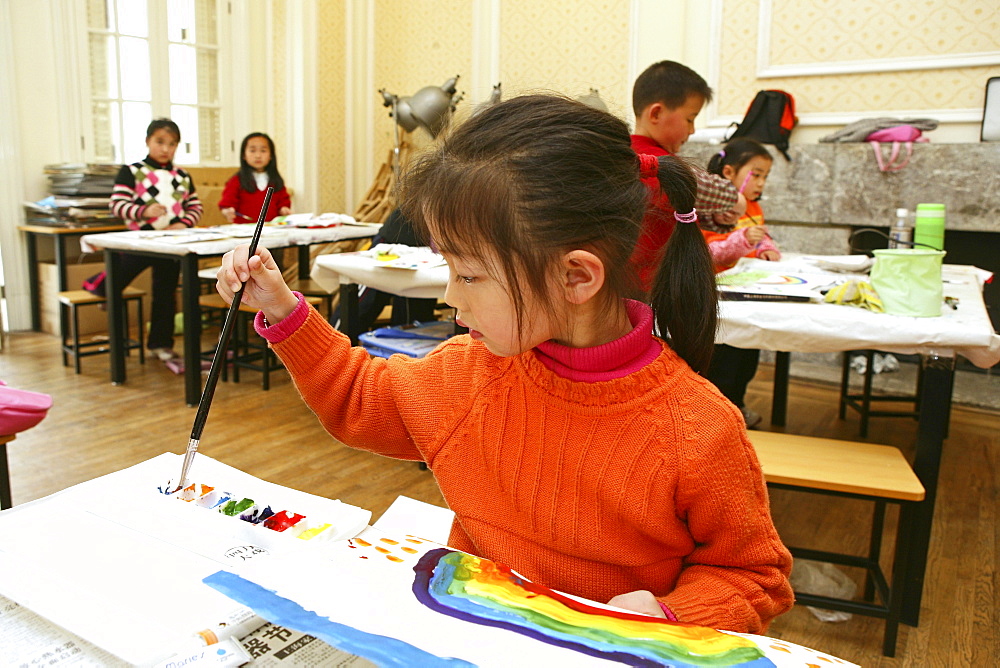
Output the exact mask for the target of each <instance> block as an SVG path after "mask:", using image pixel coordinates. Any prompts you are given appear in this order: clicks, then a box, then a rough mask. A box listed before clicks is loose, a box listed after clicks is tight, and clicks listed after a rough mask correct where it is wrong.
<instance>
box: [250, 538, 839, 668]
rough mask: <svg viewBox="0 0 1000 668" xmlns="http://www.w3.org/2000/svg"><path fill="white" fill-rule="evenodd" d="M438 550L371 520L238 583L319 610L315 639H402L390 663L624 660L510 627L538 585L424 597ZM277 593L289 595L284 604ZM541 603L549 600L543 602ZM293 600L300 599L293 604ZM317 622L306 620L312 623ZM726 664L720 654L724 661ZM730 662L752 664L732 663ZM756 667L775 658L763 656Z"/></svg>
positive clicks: (544, 628)
mask: <svg viewBox="0 0 1000 668" xmlns="http://www.w3.org/2000/svg"><path fill="white" fill-rule="evenodd" d="M439 547H440V546H439V545H437V544H434V543H431V542H427V541H425V540H422V539H418V538H416V537H414V536H412V535H411V534H409V533H408V532H399V533H395V532H385V531H380V530H379V529H377V528H375V527H371V528H369V529H367V530H366V531H365V532H364V533H362V534H361V535H360V536H359V537H358V538H357V539H354V540H352V541H349V542H339V543H336V544H335V545H334V546H333V549H331V550H330V551H329V552H327V553H324V554H312V553H304V552H299V553H294V554H289V555H285V556H282V557H277V558H276V559H275V560H274V561H273V562H271V563H270V564H269V563H267V562H260V563H259V564H249V565H248V566H247V568H246V569H244V570H243V571H242V572H241V573H240V577H241V578H243V580H245V581H249V582H252V583H255V584H257V585H259V586H260V587H263V588H264V590H267V593H265V592H263V591H261V590H259V589H258V590H256V592H255V591H254V590H253V589H252V588H250V587H245V586H242V584H237V585H236V586H235V587H234V588H235V589H236V590H238V591H239V592H240V593H241V594H242V595H243V596H247V597H249V598H251V599H255V600H251V601H248V602H247V603H248V605H249V606H250V607H251V608H255V606H257V605H259V606H260V607H261V608H266V609H268V610H269V612H264V611H258V614H260V615H261V616H263V617H265V618H267V617H268V614H277V615H281V614H282V609H283V610H284V612H285V613H287V611H288V610H289V609H291V608H294V607H298V608H301V609H304V611H308V612H314V613H315V614H316V615H319V617H318V618H313V621H312V622H311V623H312V624H314V626H315V628H303V629H299V630H304V631H307V632H309V633H310V634H311V635H314V636H316V637H323V636H324V635H330V636H334V640H336V639H337V637H339V638H340V640H341V641H342V644H350V646H351V647H352V651H356V652H357V653H358V654H359V655H361V656H366V657H368V658H370V659H372V660H375V658H376V657H378V656H379V650H380V649H381V648H384V647H385V646H386V639H387V638H391V639H394V640H396V641H399V643H402V644H398V645H395V646H393V647H392V648H391V652H392V656H393V658H394V659H396V660H397V661H398V663H396V664H391V665H434V666H439V665H441V666H444V665H451V664H452V663H453V662H454V661H463V662H468V663H459V664H458V665H465V666H468V665H470V664H471V665H474V666H479V667H481V668H488V667H490V666H503V667H506V666H512V665H517V666H521V667H523V668H528V667H532V666H621V665H622V662H623V661H624V660H625V659H623V658H621V657H619V658H618V660H610V659H609V656H608V654H604V656H597V655H592V654H589V653H585V652H583V651H579V650H578V649H576V647H579V645H574V644H573V643H572V642H564V641H566V640H568V638H567V637H566V636H562V635H560V634H561V633H562V631H563V630H567V631H568V634H569V636H572V634H573V631H572V630H570V629H571V628H572V621H570V622H569V623H568V624H567V625H565V626H558V625H556V626H549V625H545V624H539V625H534V626H532V624H528V626H529V627H531V628H530V629H529V630H528V631H527V632H525V633H517V632H513V631H511V630H510V629H509V628H502V626H503V622H505V621H509V620H510V619H513V618H515V617H516V615H514V614H510V613H511V612H512V611H513V610H514V609H526V610H533V609H534V610H535V611H536V612H537V613H538V614H539V616H542V617H544V616H545V615H546V614H547V612H546V611H547V610H549V609H551V608H549V607H547V605H546V604H545V603H544V601H545V599H546V598H547V597H546V596H545V595H543V594H540V593H539V592H537V591H535V590H531V592H532V593H531V594H529V595H527V596H525V597H518V596H517V595H514V596H513V597H511V596H510V595H509V593H507V592H510V591H512V590H513V589H516V588H510V589H507V590H505V591H504V592H501V591H500V590H493V593H492V594H489V595H487V598H488V599H489V601H490V604H489V605H488V606H484V608H489V610H491V612H487V613H485V614H482V616H478V615H477V614H476V613H475V612H473V608H470V607H467V606H465V605H460V606H459V607H461V608H462V610H463V612H465V613H470V614H445V613H443V612H442V611H440V610H437V609H433V607H432V606H429V605H428V604H427V603H426V602H425V601H426V597H424V596H422V592H426V591H430V587H429V586H428V582H426V581H425V580H423V579H422V578H419V577H417V576H415V571H419V572H426V568H427V563H428V562H425V561H423V558H424V557H425V556H430V557H432V558H436V555H435V554H430V555H428V552H429V551H431V550H435V549H437V548H439ZM277 564H281V567H277V568H276V567H274V566H275V565H277ZM469 570H470V571H474V572H477V573H481V574H483V577H482V578H481V577H477V576H469V577H468V578H467V579H468V580H480V579H485V580H490V579H494V578H492V577H491V576H490V575H488V573H490V572H492V571H491V569H489V568H483V569H481V570H479V569H477V568H476V567H475V566H470V567H469ZM456 579H461V576H456ZM230 584H232V583H231V582H230ZM446 590H447V591H451V587H450V586H449V585H447V584H446V583H438V584H436V585H435V586H434V591H436V592H438V593H439V594H444V592H445V591H446ZM467 593H469V592H467ZM276 597H281V598H283V599H286V601H285V602H278V601H276ZM475 597H476V594H475V593H471V594H470V596H469V597H468V598H470V599H471V598H475ZM238 598H239V596H238ZM457 598H459V599H462V600H463V601H466V600H468V599H467V598H466V596H465V595H463V594H458V595H457ZM572 598H576V597H572ZM577 600H580V601H581V602H583V603H585V604H587V605H588V606H590V607H591V608H598V609H610V610H615V608H611V607H610V606H607V605H603V604H601V603H594V602H592V601H584V600H583V599H577ZM540 601H541V602H542V604H541V605H538V602H540ZM276 602H278V603H279V605H278V606H274V603H276ZM287 602H292V603H293V604H294V605H287ZM281 603H284V605H281ZM255 609H256V608H255ZM498 611H507V614H503V613H499V614H498V616H497V617H493V618H492V619H494V620H499V622H500V623H499V624H494V623H490V619H491V614H493V613H498ZM297 618H298V619H303V617H297ZM529 618H530V615H529ZM470 619H477V621H475V622H473V621H470ZM271 621H272V622H274V620H271ZM328 622H332V624H329V623H328ZM309 623H310V622H309V620H308V619H306V620H305V624H309ZM609 625H610V626H612V627H614V626H615V622H614V621H613V619H612V618H605V619H604V622H603V626H604V628H607V627H608V626H609ZM600 627H601V624H593V625H591V626H590V627H586V626H583V627H581V628H593V630H594V631H595V634H594V635H600V632H599V631H598V629H599V628H600ZM324 632H325V633H324ZM584 633H585V634H586V632H584ZM708 633H709V634H711V633H713V632H708ZM685 635H686V631H683V630H678V631H677V633H676V635H675V638H676V639H678V641H679V644H678V645H677V646H676V647H675V649H676V650H677V653H678V663H679V664H683V665H689V664H688V663H686V662H684V661H681V657H683V655H684V654H685V653H688V650H687V645H685V644H684V643H683V642H682V641H680V638H681V637H682V636H685ZM695 635H698V634H695ZM730 635H737V636H742V637H745V638H747V639H749V640H750V641H751V642H752V643H753V644H755V645H756V646H757V647H758V648H759V649H760V650H761V652H763V653H764V655H765V656H766V657H767V658H768V659H770V660H771V661H772V662H773V665H774V666H777V667H778V668H786V667H789V668H790V667H793V666H794V667H796V668H798V667H800V666H803V665H808V664H810V663H811V664H816V665H840V666H850V665H853V664H850V663H848V662H846V661H839V660H835V659H833V658H832V657H830V656H829V655H824V654H822V653H819V652H815V651H813V650H810V649H808V648H805V647H801V646H799V645H794V644H792V643H787V642H785V641H782V640H775V639H769V638H764V637H761V636H754V635H748V634H730ZM617 647H618V649H621V650H623V651H628V650H627V648H628V643H627V642H620V643H618V646H617ZM716 647H718V646H717V645H716ZM710 648H711V643H709V644H705V645H701V646H700V647H699V649H700V650H708V649H710ZM381 651H382V652H385V651H387V650H384V649H382V650H381ZM713 651H714V650H713ZM428 655H430V656H428ZM689 655H690V654H689ZM448 657H453V659H452V658H448ZM729 658H730V659H731V658H732V657H729ZM721 663H722V662H721V661H720V665H721ZM643 665H647V664H643ZM706 665H707V662H706ZM726 665H750V664H749V663H738V662H728V663H726ZM754 665H758V666H760V665H768V664H767V663H765V662H755V664H754Z"/></svg>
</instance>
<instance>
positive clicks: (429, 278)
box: [312, 253, 448, 345]
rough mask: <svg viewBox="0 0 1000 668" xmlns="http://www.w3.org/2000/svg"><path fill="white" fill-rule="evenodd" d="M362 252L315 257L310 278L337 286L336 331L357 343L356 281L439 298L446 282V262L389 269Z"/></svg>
mask: <svg viewBox="0 0 1000 668" xmlns="http://www.w3.org/2000/svg"><path fill="white" fill-rule="evenodd" d="M381 264H382V263H379V262H377V261H376V260H375V259H374V258H373V257H371V256H370V255H368V254H366V253H337V254H333V255H321V256H320V257H318V258H316V265H315V266H314V267H313V271H312V278H313V280H314V281H316V282H317V283H319V284H321V285H323V286H324V287H326V289H328V290H331V289H333V288H335V287H336V286H338V285H339V286H340V331H342V332H344V333H345V334H347V335H348V336H349V337H351V343H353V344H354V345H357V343H358V335H359V334H360V333H361V332H360V329H361V327H360V324H359V322H358V285H364V286H367V287H369V288H373V289H375V290H381V291H382V292H388V293H389V294H392V295H397V296H399V297H412V298H417V299H442V298H443V297H444V290H445V286H447V285H448V265H446V264H442V265H438V266H429V267H424V268H420V269H392V268H388V267H385V266H381Z"/></svg>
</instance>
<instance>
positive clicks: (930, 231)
mask: <svg viewBox="0 0 1000 668" xmlns="http://www.w3.org/2000/svg"><path fill="white" fill-rule="evenodd" d="M913 241H914V242H916V243H918V244H925V245H922V246H915V248H923V249H924V250H928V247H930V248H935V249H937V250H944V204H918V205H917V221H916V226H915V228H914V233H913Z"/></svg>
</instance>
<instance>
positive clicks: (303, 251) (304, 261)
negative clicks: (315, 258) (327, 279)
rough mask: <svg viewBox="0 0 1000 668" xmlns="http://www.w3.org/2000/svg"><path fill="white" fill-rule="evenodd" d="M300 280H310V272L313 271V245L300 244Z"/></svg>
mask: <svg viewBox="0 0 1000 668" xmlns="http://www.w3.org/2000/svg"><path fill="white" fill-rule="evenodd" d="M298 248H299V280H302V281H307V280H309V274H310V273H311V270H312V267H310V266H309V265H311V264H312V252H311V248H312V246H309V245H307V244H306V245H302V246H299V247H298Z"/></svg>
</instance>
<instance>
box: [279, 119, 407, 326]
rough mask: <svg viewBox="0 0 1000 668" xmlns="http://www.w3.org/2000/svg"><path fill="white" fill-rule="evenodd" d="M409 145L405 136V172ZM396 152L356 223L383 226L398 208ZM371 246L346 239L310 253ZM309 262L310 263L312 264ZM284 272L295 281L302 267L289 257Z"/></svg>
mask: <svg viewBox="0 0 1000 668" xmlns="http://www.w3.org/2000/svg"><path fill="white" fill-rule="evenodd" d="M410 149H411V147H410V143H409V142H408V141H406V138H405V135H404V136H403V138H402V139H400V142H399V166H400V169H402V168H403V167H404V166H405V165H406V163H407V161H408V160H409V157H410ZM393 152H394V151H393V149H389V153H388V155H387V156H386V160H385V162H383V163H382V164H381V166H379V168H378V172H376V174H375V181H374V182H373V183H372V185H371V187H370V188H368V192H367V193H365V196H364V198H363V199H362V200H361V202H360V203H359V204H358V206H357V208H356V209H355V210H354V214H353V217H354V219H355V220H357V221H361V222H365V223H384V222H385V221H386V220H388V218H389V214H390V213H392V210H393V208H394V207H395V201H394V199H393V196H392V191H393V188H395V186H396V174H395V171H394V170H393V168H392V158H393ZM370 243H371V242H370V241H369V240H368V239H347V240H344V241H334V242H332V243H328V244H322V245H320V244H317V245H315V246H313V247H312V251H311V253H310V258H311V260H314V259H316V256H317V255H323V254H325V253H347V252H351V251H358V250H365V249H366V248H368V245H369V244H370ZM311 260H310V261H311ZM284 267H285V269H284V271H283V272H282V275H283V276H284V277H285V281H286V282H290V281H294V280H295V279H296V278H297V277H298V275H299V263H298V260H297V256H296V259H295V260H292V259H291V258H288V257H286V261H285V265H284ZM338 303H339V296H338V297H337V298H335V301H334V302H333V306H334V307H336V304H338Z"/></svg>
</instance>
